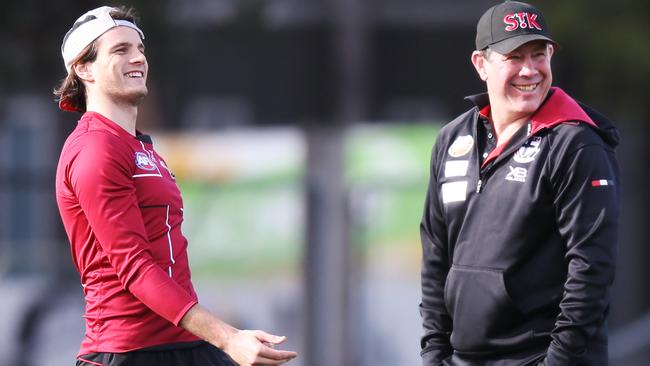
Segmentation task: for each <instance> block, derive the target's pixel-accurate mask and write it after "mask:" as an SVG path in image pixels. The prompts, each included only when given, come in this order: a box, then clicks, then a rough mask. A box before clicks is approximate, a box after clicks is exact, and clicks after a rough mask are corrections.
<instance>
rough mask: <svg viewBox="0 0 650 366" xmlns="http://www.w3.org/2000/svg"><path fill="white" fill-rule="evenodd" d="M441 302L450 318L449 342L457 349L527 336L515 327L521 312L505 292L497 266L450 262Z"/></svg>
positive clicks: (517, 341)
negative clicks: (460, 264)
mask: <svg viewBox="0 0 650 366" xmlns="http://www.w3.org/2000/svg"><path fill="white" fill-rule="evenodd" d="M445 304H446V306H447V310H448V311H449V314H450V315H451V316H452V319H453V332H452V334H451V344H452V346H453V347H454V349H456V350H458V351H461V352H468V353H473V352H479V353H480V352H486V351H495V348H496V349H498V348H502V347H503V348H512V347H516V346H518V345H521V343H522V342H525V341H526V340H527V339H529V338H530V336H531V333H530V332H526V331H523V330H521V329H517V328H518V327H517V325H518V324H521V320H522V314H521V313H520V312H519V311H518V310H517V308H516V307H515V305H514V303H513V301H512V299H511V298H510V296H509V295H508V292H507V290H506V286H505V283H504V278H503V272H502V271H500V270H495V269H484V268H474V267H464V266H458V265H453V266H452V267H451V269H450V271H449V274H448V276H447V282H446V283H445Z"/></svg>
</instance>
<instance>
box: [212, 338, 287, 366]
mask: <svg viewBox="0 0 650 366" xmlns="http://www.w3.org/2000/svg"><path fill="white" fill-rule="evenodd" d="M285 340H286V337H280V336H276V335H272V334H268V333H266V332H264V331H261V330H237V331H235V332H234V333H232V334H231V335H230V337H228V340H227V341H226V344H225V345H224V347H223V350H224V352H226V353H227V354H228V355H229V356H230V358H232V359H233V360H234V361H235V362H237V364H238V365H240V366H257V365H281V364H283V363H285V362H288V361H290V360H292V359H294V358H295V357H296V356H297V355H298V354H297V353H296V352H292V351H282V350H276V349H273V346H274V345H276V344H280V343H282V342H284V341H285Z"/></svg>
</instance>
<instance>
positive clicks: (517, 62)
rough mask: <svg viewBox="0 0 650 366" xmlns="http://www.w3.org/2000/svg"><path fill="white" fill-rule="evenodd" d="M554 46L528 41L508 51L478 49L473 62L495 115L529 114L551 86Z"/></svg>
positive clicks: (510, 118) (504, 117)
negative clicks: (484, 84)
mask: <svg viewBox="0 0 650 366" xmlns="http://www.w3.org/2000/svg"><path fill="white" fill-rule="evenodd" d="M552 56H553V46H552V45H551V44H549V43H547V42H545V41H533V42H528V43H525V44H523V45H522V46H520V47H519V48H517V49H515V50H514V51H512V52H510V53H507V54H500V53H498V52H495V51H491V52H488V53H487V55H486V54H484V53H482V52H479V51H475V52H474V54H472V63H473V64H474V67H475V68H476V70H477V71H478V73H479V75H480V76H481V79H483V80H484V81H485V82H486V84H487V89H488V94H489V96H490V107H491V113H492V115H493V116H494V115H498V116H499V117H500V118H501V119H502V120H503V122H506V123H507V122H512V121H515V120H519V119H522V118H526V117H530V116H531V115H532V114H533V113H535V111H537V109H538V108H539V106H540V105H541V104H542V102H543V101H544V99H545V98H546V95H547V94H548V91H549V90H550V88H551V83H552V81H553V75H552V72H551V57H552Z"/></svg>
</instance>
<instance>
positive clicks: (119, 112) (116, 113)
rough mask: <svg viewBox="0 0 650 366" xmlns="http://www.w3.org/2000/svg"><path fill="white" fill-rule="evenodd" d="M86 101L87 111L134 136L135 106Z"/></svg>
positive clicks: (136, 112)
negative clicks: (96, 114)
mask: <svg viewBox="0 0 650 366" xmlns="http://www.w3.org/2000/svg"><path fill="white" fill-rule="evenodd" d="M88 99H89V100H88V101H87V103H86V110H87V111H89V112H97V113H99V114H101V115H102V116H104V117H106V118H108V119H110V120H111V121H113V122H115V123H116V124H118V125H119V126H120V127H122V128H123V129H125V130H126V131H127V132H128V133H130V134H132V135H133V136H135V124H136V121H137V119H138V106H137V105H129V104H116V103H114V102H108V101H101V100H90V99H91V98H88Z"/></svg>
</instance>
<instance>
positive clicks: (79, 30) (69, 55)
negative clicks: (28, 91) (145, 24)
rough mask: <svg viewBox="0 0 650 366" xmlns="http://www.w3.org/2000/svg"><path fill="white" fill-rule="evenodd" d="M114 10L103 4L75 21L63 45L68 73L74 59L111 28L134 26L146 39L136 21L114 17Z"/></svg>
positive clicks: (62, 51) (62, 52) (64, 61)
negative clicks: (112, 15) (112, 14)
mask: <svg viewBox="0 0 650 366" xmlns="http://www.w3.org/2000/svg"><path fill="white" fill-rule="evenodd" d="M114 10H116V9H115V8H112V7H110V6H102V7H99V8H97V9H94V10H91V11H89V12H87V13H86V14H84V15H82V16H80V17H79V19H77V21H76V22H74V24H73V25H72V28H70V30H69V31H68V33H67V34H66V35H65V38H63V44H62V45H61V55H62V56H63V63H65V68H66V70H67V71H68V73H70V67H71V66H72V61H73V60H74V59H75V58H76V57H77V56H79V54H80V53H81V51H83V50H84V48H86V46H88V45H89V44H91V43H92V42H93V41H94V40H96V39H97V38H99V36H101V35H102V34H104V33H105V32H106V31H108V30H109V29H111V28H115V27H118V26H125V27H129V28H133V29H135V30H136V31H137V32H138V34H140V38H141V39H144V33H142V31H141V30H140V28H138V26H137V25H135V23H132V22H129V21H128V20H119V19H118V20H115V19H113V18H112V17H111V11H114Z"/></svg>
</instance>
